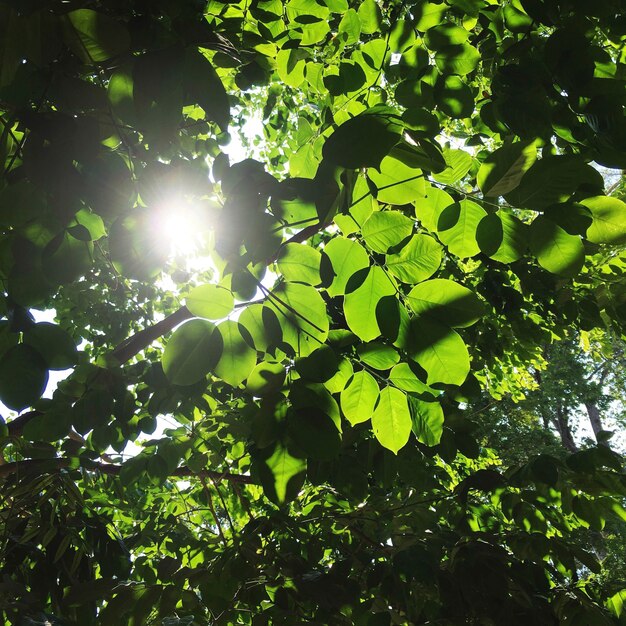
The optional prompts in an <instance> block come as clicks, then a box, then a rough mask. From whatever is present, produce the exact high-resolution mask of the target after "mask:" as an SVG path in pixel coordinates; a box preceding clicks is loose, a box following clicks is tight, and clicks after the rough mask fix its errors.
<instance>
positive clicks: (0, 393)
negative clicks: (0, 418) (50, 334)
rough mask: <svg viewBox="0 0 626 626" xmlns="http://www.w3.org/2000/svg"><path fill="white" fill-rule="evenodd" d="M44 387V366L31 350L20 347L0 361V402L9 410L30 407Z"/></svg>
mask: <svg viewBox="0 0 626 626" xmlns="http://www.w3.org/2000/svg"><path fill="white" fill-rule="evenodd" d="M47 383H48V370H47V368H46V362H45V361H44V359H43V357H42V356H41V354H40V353H39V352H38V351H37V350H35V348H33V347H32V346H29V345H26V344H23V343H21V344H19V345H17V346H14V347H12V348H9V349H8V350H7V351H6V352H5V353H4V354H3V355H2V357H0V400H1V401H2V403H3V404H4V405H5V406H7V407H9V408H10V409H13V410H14V411H21V410H22V409H25V408H26V407H28V406H32V405H33V403H35V402H36V401H37V400H39V398H40V397H41V394H42V393H43V392H44V389H45V388H46V384H47Z"/></svg>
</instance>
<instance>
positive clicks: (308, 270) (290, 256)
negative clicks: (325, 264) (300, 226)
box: [277, 243, 322, 285]
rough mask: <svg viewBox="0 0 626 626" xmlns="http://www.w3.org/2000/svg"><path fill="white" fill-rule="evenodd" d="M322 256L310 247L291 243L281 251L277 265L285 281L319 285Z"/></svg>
mask: <svg viewBox="0 0 626 626" xmlns="http://www.w3.org/2000/svg"><path fill="white" fill-rule="evenodd" d="M321 262H322V255H321V254H320V253H319V252H318V251H317V250H315V249H314V248H311V247H310V246H306V245H302V244H298V243H289V244H287V245H286V246H284V247H283V248H282V249H281V252H280V256H279V257H278V261H277V265H278V269H279V271H280V273H281V274H282V275H283V276H284V277H285V280H290V281H295V282H300V283H306V284H307V285H318V284H319V283H320V280H321V278H320V264H321Z"/></svg>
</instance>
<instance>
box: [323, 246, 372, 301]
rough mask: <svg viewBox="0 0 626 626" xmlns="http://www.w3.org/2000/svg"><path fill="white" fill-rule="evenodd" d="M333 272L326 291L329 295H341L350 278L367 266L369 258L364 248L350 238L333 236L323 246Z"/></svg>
mask: <svg viewBox="0 0 626 626" xmlns="http://www.w3.org/2000/svg"><path fill="white" fill-rule="evenodd" d="M324 254H325V255H326V256H327V257H328V258H329V259H330V263H331V266H332V271H333V273H334V276H333V279H332V283H331V284H330V285H329V286H328V288H327V291H328V294H329V295H330V296H342V295H343V294H344V293H345V291H346V285H347V284H348V281H349V280H350V278H351V277H352V276H353V275H354V274H356V273H357V272H358V271H359V270H363V269H365V268H367V267H369V264H370V259H369V255H368V254H367V251H366V250H365V248H364V247H363V246H362V245H361V244H359V243H357V242H356V241H352V240H351V239H346V238H345V237H334V238H333V239H331V240H330V241H329V242H328V243H327V244H326V245H325V246H324Z"/></svg>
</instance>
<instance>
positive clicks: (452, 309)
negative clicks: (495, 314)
mask: <svg viewBox="0 0 626 626" xmlns="http://www.w3.org/2000/svg"><path fill="white" fill-rule="evenodd" d="M407 302H408V304H409V306H410V307H411V309H412V310H413V311H414V312H415V314H416V315H418V316H422V315H427V316H429V317H430V318H431V319H433V320H437V321H438V322H441V323H442V324H447V325H449V326H453V327H457V328H458V327H460V328H465V327H467V326H471V325H472V324H475V323H476V322H477V321H478V320H479V319H480V318H481V317H482V316H483V314H484V312H485V308H484V306H483V303H482V302H481V301H480V300H479V299H478V296H476V294H475V293H473V292H472V291H470V290H469V289H468V288H467V287H463V286H462V285H459V284H458V283H455V282H454V281H452V280H447V279H444V278H435V279H432V280H427V281H426V282H423V283H420V284H419V285H416V286H415V287H413V289H411V291H410V292H409V295H408V296H407Z"/></svg>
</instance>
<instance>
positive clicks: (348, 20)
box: [338, 9, 361, 46]
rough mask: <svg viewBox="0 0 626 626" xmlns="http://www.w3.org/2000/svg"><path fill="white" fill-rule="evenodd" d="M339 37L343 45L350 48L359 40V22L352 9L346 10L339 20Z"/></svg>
mask: <svg viewBox="0 0 626 626" xmlns="http://www.w3.org/2000/svg"><path fill="white" fill-rule="evenodd" d="M338 33H339V36H340V37H342V38H343V43H344V44H345V45H346V46H350V45H352V44H354V43H356V42H357V41H358V40H359V37H360V35H361V20H360V19H359V16H358V14H357V12H356V11H355V10H354V9H348V10H347V11H346V12H345V13H344V14H343V17H342V18H341V22H339V27H338Z"/></svg>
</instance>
